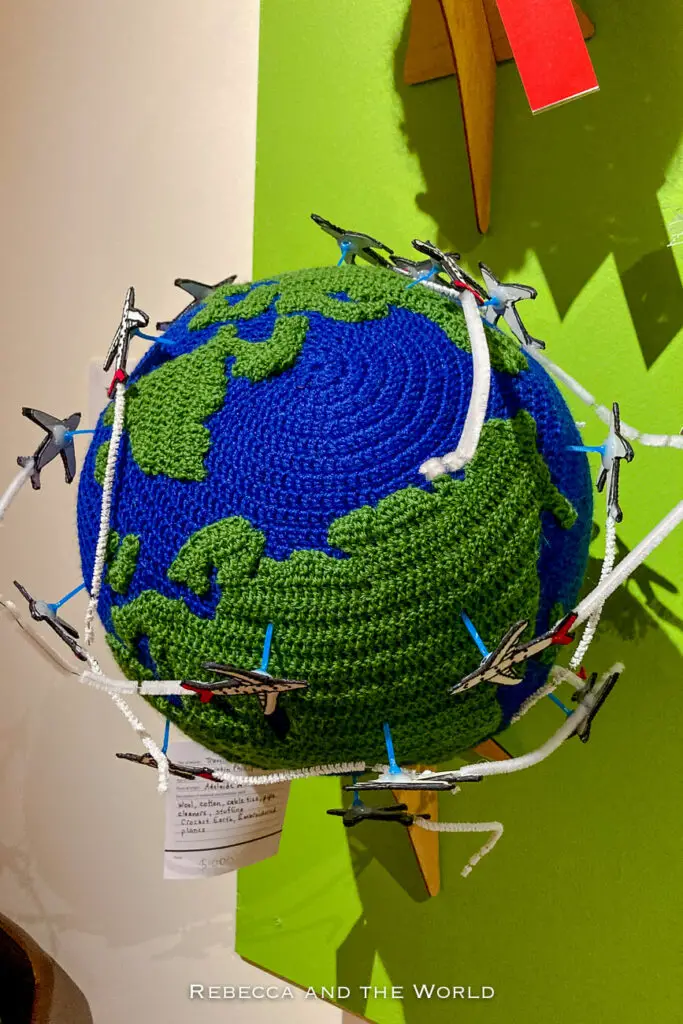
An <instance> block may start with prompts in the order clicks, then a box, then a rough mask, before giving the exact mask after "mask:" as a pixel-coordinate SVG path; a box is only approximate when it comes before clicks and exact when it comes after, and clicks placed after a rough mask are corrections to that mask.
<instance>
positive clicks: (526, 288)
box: [503, 284, 538, 302]
mask: <svg viewBox="0 0 683 1024" xmlns="http://www.w3.org/2000/svg"><path fill="white" fill-rule="evenodd" d="M503 287H504V288H505V298H506V299H507V300H508V301H509V302H520V301H521V300H522V299H535V298H536V296H537V295H538V292H537V291H536V289H535V288H532V287H531V285H527V284H504V285H503Z"/></svg>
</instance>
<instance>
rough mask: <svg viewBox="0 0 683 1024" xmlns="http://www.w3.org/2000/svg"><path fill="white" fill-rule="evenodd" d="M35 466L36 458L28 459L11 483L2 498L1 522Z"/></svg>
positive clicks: (0, 506)
mask: <svg viewBox="0 0 683 1024" xmlns="http://www.w3.org/2000/svg"><path fill="white" fill-rule="evenodd" d="M34 466H35V462H34V460H33V459H27V460H26V462H25V464H24V465H23V466H22V468H21V469H20V470H19V472H18V473H17V475H16V476H15V477H14V479H13V480H12V483H11V484H10V485H9V487H8V488H7V490H6V491H5V493H4V494H3V496H2V497H1V498H0V523H1V522H2V520H3V519H4V518H5V512H6V511H7V509H8V508H9V507H10V505H11V504H12V502H13V501H14V499H15V498H16V496H17V494H18V493H19V491H20V490H21V488H22V487H23V486H24V484H25V483H26V481H27V480H28V478H29V477H30V476H31V473H32V472H33V467H34Z"/></svg>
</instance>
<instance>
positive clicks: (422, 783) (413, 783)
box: [344, 778, 479, 792]
mask: <svg viewBox="0 0 683 1024" xmlns="http://www.w3.org/2000/svg"><path fill="white" fill-rule="evenodd" d="M460 781H462V782H478V781H479V779H478V778H476V779H474V778H473V779H462V780H460ZM458 784H459V782H458V780H457V779H455V780H454V781H452V782H451V781H450V780H449V779H434V780H432V779H410V780H406V779H401V780H400V781H399V782H392V781H391V780H389V779H381V780H380V779H373V780H372V781H371V782H356V783H355V784H354V785H353V786H344V789H349V790H353V791H354V792H355V791H357V790H361V791H362V790H366V789H367V790H378V789H417V790H423V789H424V790H430V791H437V792H445V791H446V790H448V789H453V788H454V787H455V786H457V785H458Z"/></svg>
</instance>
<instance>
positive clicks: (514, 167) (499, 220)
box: [394, 0, 683, 366]
mask: <svg viewBox="0 0 683 1024" xmlns="http://www.w3.org/2000/svg"><path fill="white" fill-rule="evenodd" d="M590 14H591V16H592V17H593V18H594V20H595V23H596V25H597V34H596V36H595V38H594V40H592V41H591V43H590V49H591V54H592V57H593V61H594V64H595V67H596V71H597V74H598V78H599V81H600V92H598V93H596V94H594V95H591V96H586V97H583V98H582V99H580V100H578V101H575V102H573V103H569V104H567V105H566V106H563V107H558V108H556V109H554V110H551V111H548V112H546V113H544V114H541V115H538V116H535V117H534V116H533V115H532V114H531V112H530V110H529V107H528V104H527V101H526V99H525V96H524V93H523V91H522V87H521V83H520V81H519V77H518V75H517V70H516V68H515V67H514V66H513V65H511V64H507V65H504V66H502V67H500V68H499V69H498V86H497V93H498V96H497V115H496V141H495V168H494V185H493V196H492V227H491V230H490V233H489V235H488V237H487V238H486V239H485V240H482V238H481V236H480V235H479V234H478V232H477V229H476V226H475V222H474V213H473V208H472V203H471V201H468V202H467V203H463V202H458V201H456V197H459V196H462V194H463V193H466V194H468V196H469V193H470V182H469V172H468V165H467V157H466V153H465V146H464V135H463V129H462V117H461V113H460V104H459V98H458V92H457V86H456V82H455V78H453V77H451V78H448V79H441V80H440V81H436V82H430V83H426V84H424V85H420V86H406V85H405V84H404V82H403V61H404V56H405V49H406V46H407V39H408V28H409V19H408V21H406V24H405V26H404V31H403V36H402V38H401V43H400V45H399V47H398V50H397V52H396V57H395V63H394V74H395V85H396V90H397V92H398V94H399V96H400V98H401V102H402V104H403V111H404V120H403V131H404V134H405V138H406V142H407V145H408V147H409V148H410V150H411V151H412V152H414V153H415V154H416V155H417V156H418V158H419V160H420V164H421V167H422V172H423V176H424V180H425V185H426V188H425V190H424V192H423V193H422V194H421V195H419V196H418V197H417V203H418V206H419V207H420V208H421V209H422V210H424V211H425V212H426V213H428V214H429V215H430V216H431V217H433V218H434V219H435V221H436V222H437V224H438V226H439V236H440V237H439V240H440V241H442V242H448V243H449V244H452V245H453V246H455V248H456V249H458V248H459V249H460V251H461V252H462V253H463V254H465V253H466V254H469V255H470V256H473V255H474V254H475V251H476V258H484V259H485V260H486V262H489V261H490V262H491V265H492V266H493V267H494V269H496V270H497V272H500V274H501V275H503V276H505V275H508V274H510V273H512V275H513V277H514V273H515V270H516V269H517V268H519V267H520V266H521V264H522V263H523V261H524V256H525V253H526V252H527V251H528V250H533V251H534V252H535V253H536V254H537V256H538V259H539V261H540V263H541V265H542V268H543V272H544V274H545V277H546V279H547V282H548V285H549V287H550V289H551V291H552V295H553V298H554V300H555V303H556V305H557V308H558V310H559V313H560V315H561V316H563V317H564V315H565V314H566V312H567V310H568V309H569V307H570V306H571V304H572V302H573V301H574V300H575V299H576V297H577V296H578V295H579V294H580V292H581V290H582V288H583V287H584V285H585V284H586V283H587V282H588V280H589V279H590V278H591V277H592V275H593V274H595V272H596V271H597V270H598V268H599V267H600V265H601V264H602V263H603V261H604V260H605V259H606V258H607V257H609V256H610V255H612V256H613V257H614V260H615V262H616V266H617V269H618V271H619V275H620V277H621V281H622V285H623V289H624V295H625V297H626V300H627V303H628V307H629V310H630V313H631V317H632V319H633V323H634V326H635V329H636V333H637V335H638V339H639V342H640V346H641V350H642V353H643V357H644V359H645V362H646V364H647V365H648V366H650V365H652V363H653V362H654V361H655V360H656V359H657V357H658V356H659V355H660V354H661V353H662V352H663V351H664V349H665V348H666V346H667V345H668V343H669V342H670V341H671V340H672V338H673V337H674V336H675V334H676V333H677V331H678V330H679V329H680V327H681V325H682V324H683V288H682V287H681V281H680V277H679V274H678V271H677V268H676V264H675V261H674V258H673V255H672V252H671V249H669V248H668V247H667V244H668V240H669V238H668V234H667V230H666V224H665V222H664V220H663V219H662V215H661V212H660V208H659V205H658V202H657V190H658V189H659V188H661V186H662V185H663V183H664V180H665V175H666V171H667V168H668V166H669V164H670V162H671V160H672V158H673V156H674V154H675V152H676V148H677V144H678V141H679V138H680V136H681V132H682V129H683V113H682V111H683V76H681V74H680V70H679V69H680V60H681V54H682V53H683V5H681V4H677V3H671V2H670V0H654V2H653V3H651V4H648V5H647V6H643V5H642V4H640V3H636V0H626V2H622V0H592V3H591V4H590ZM464 211H466V213H465V212H464ZM673 216H674V214H673V212H672V214H671V217H670V218H669V219H673Z"/></svg>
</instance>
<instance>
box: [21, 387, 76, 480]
mask: <svg viewBox="0 0 683 1024" xmlns="http://www.w3.org/2000/svg"><path fill="white" fill-rule="evenodd" d="M21 411H22V414H23V415H24V416H25V417H26V418H27V419H29V420H31V422H32V423H35V424H36V425H37V426H39V427H42V429H43V430H44V431H45V434H46V436H45V437H44V438H43V440H42V441H41V442H40V444H39V445H38V447H37V448H36V450H35V452H34V453H33V455H19V456H18V458H17V463H18V464H19V465H20V466H27V465H28V464H29V462H31V461H32V462H33V470H32V472H31V486H32V487H33V490H34V491H37V490H39V489H40V474H41V471H42V470H43V469H45V467H46V466H47V465H48V464H49V463H50V462H52V460H53V459H56V458H57V456H58V455H59V456H60V458H61V460H62V463H63V465H64V477H65V479H66V482H67V483H68V484H70V483H71V481H72V480H73V478H74V477H75V475H76V453H75V451H74V442H73V438H72V436H71V431H73V430H75V429H76V427H77V426H78V424H79V423H80V422H81V414H80V412H73V413H72V414H71V416H67V418H66V419H65V420H60V419H57V417H56V416H51V415H50V413H49V412H41V411H40V409H29V408H28V407H27V406H24V408H23V409H22V410H21Z"/></svg>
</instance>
